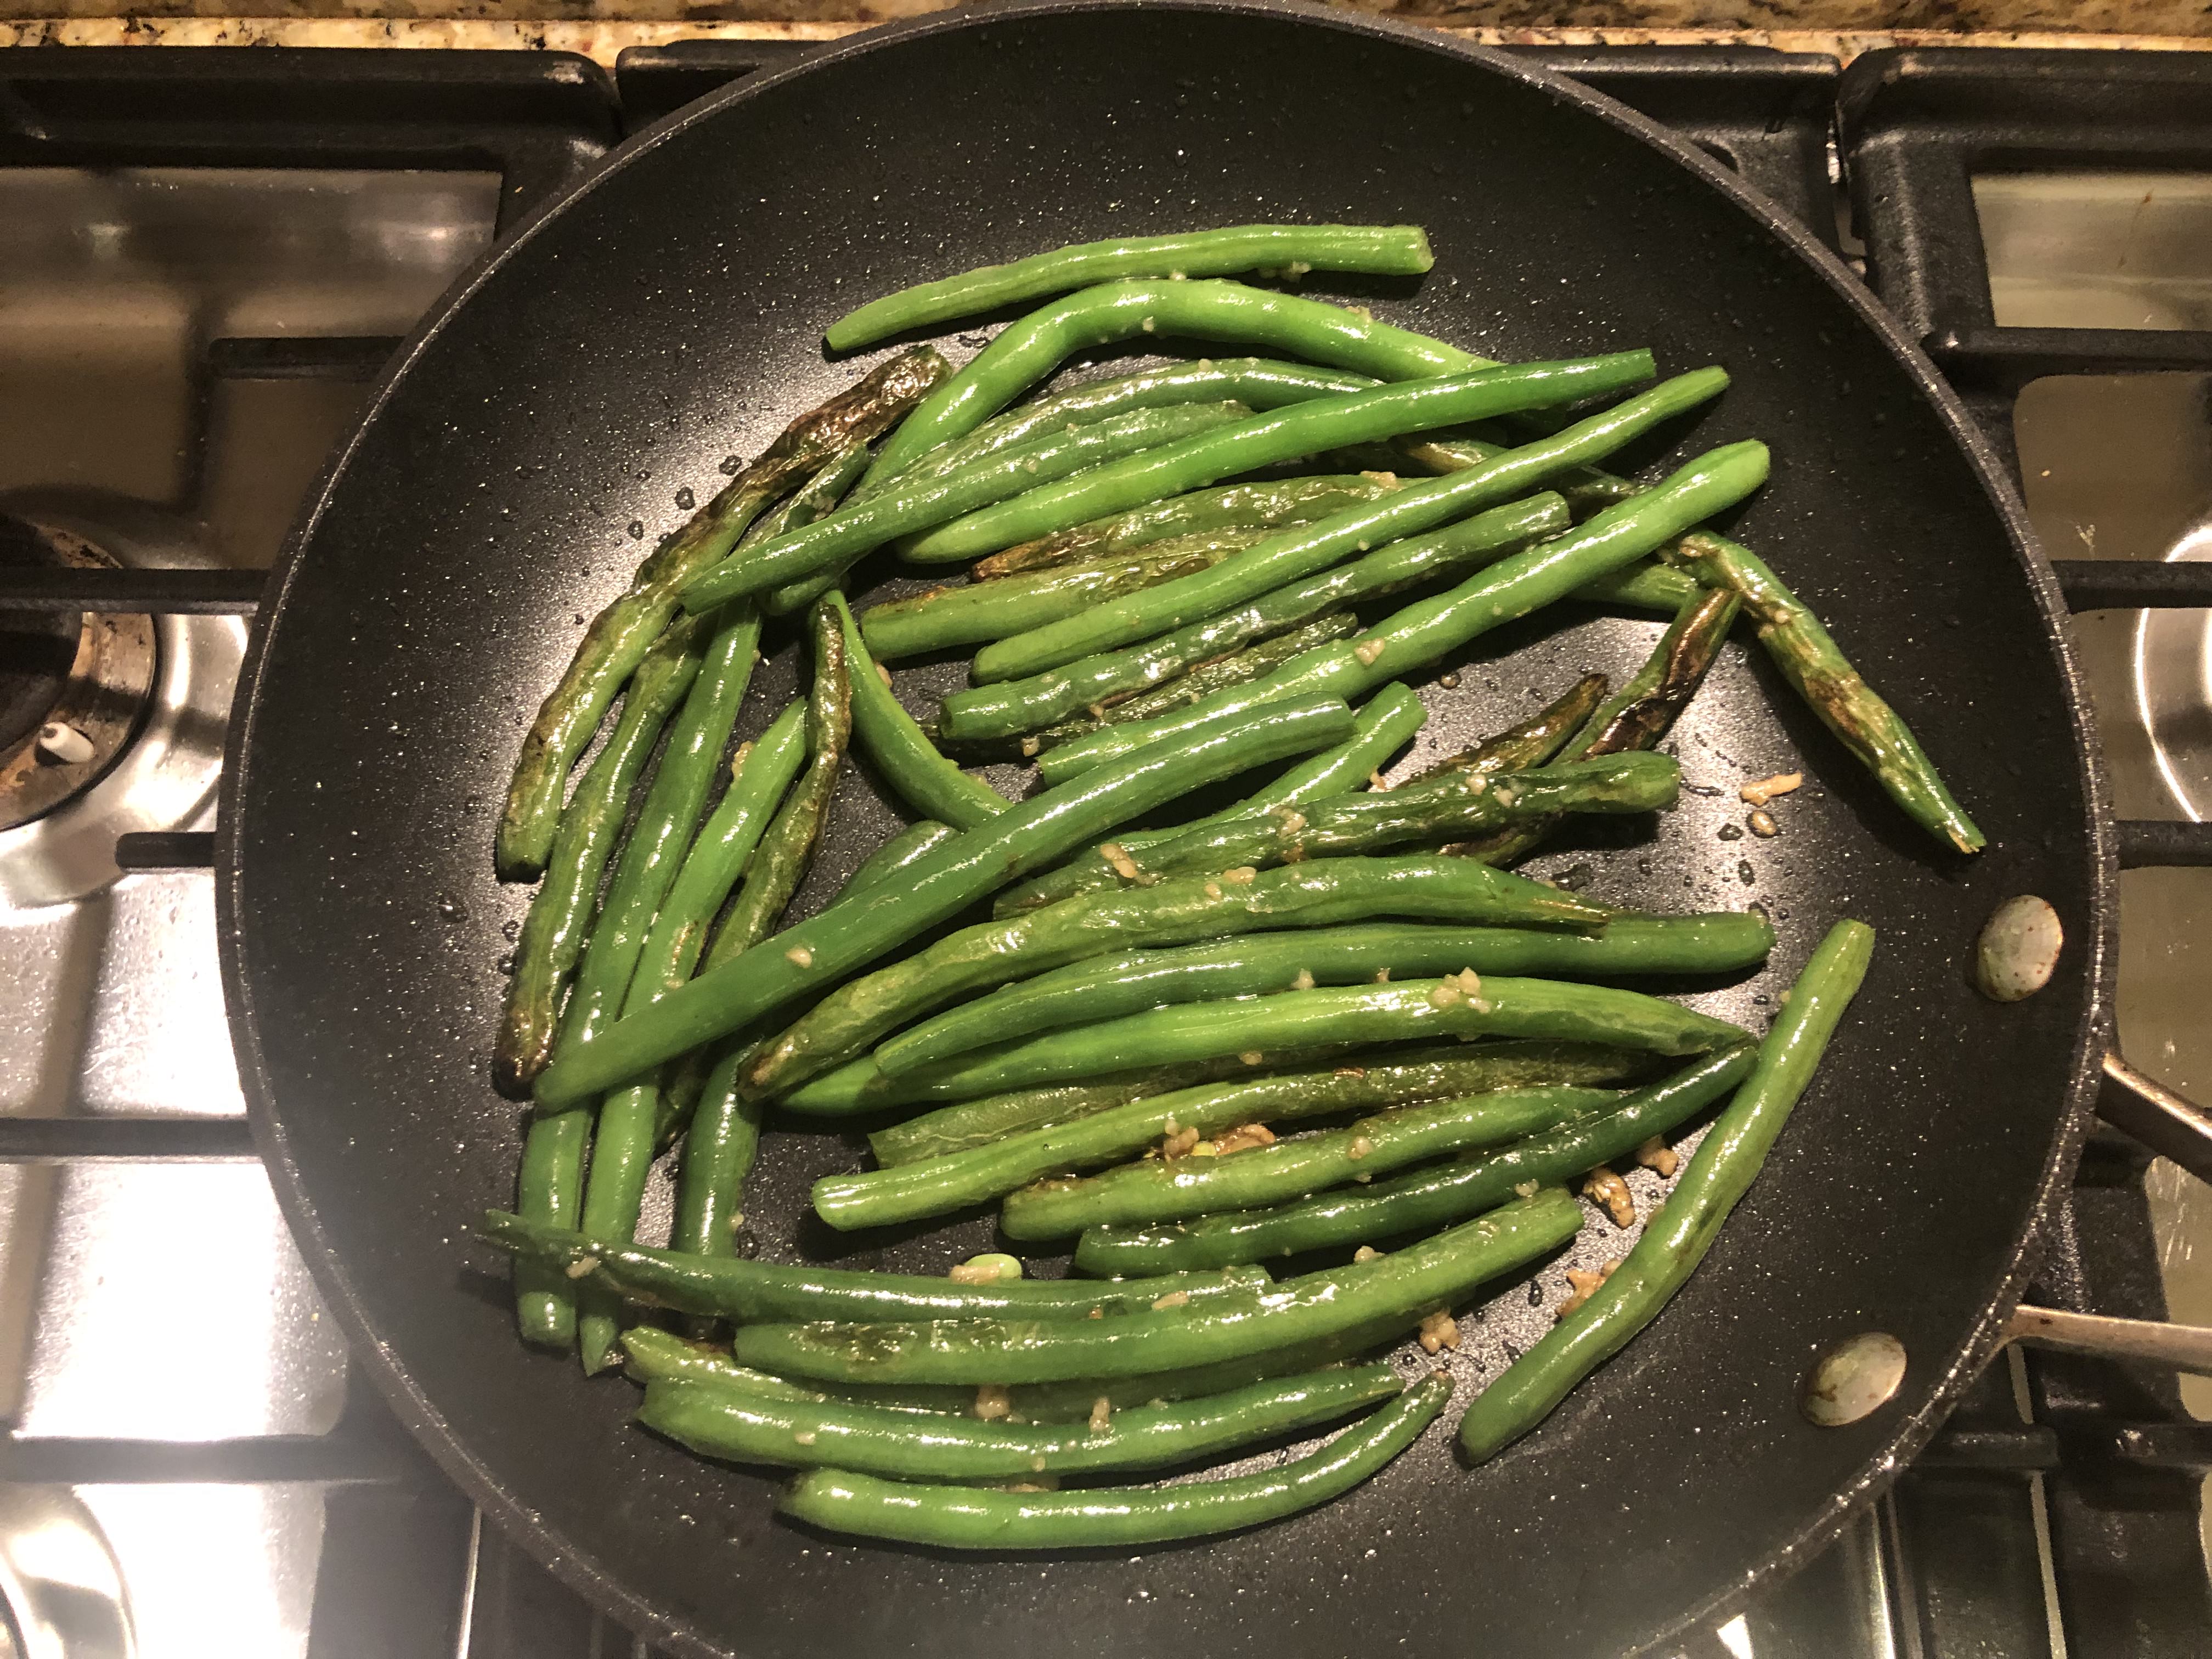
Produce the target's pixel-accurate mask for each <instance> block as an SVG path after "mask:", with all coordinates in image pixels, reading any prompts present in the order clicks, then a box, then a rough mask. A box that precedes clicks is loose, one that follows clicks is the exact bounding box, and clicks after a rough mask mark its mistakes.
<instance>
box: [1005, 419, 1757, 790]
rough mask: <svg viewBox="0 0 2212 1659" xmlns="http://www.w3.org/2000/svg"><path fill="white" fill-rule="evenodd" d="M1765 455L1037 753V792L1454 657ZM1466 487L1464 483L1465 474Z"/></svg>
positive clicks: (1683, 476)
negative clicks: (1204, 694) (1358, 627)
mask: <svg viewBox="0 0 2212 1659" xmlns="http://www.w3.org/2000/svg"><path fill="white" fill-rule="evenodd" d="M1766 467H1767V453H1766V446H1765V445H1764V444H1760V443H1740V444H1729V445H1724V446H1723V447H1721V448H1719V449H1716V450H1711V451H1709V452H1708V453H1705V454H1704V455H1701V456H1699V458H1698V459H1695V460H1693V461H1692V462H1691V463H1690V464H1689V465H1687V466H1685V467H1683V468H1682V469H1681V470H1680V471H1678V472H1676V473H1675V474H1674V476H1673V477H1670V478H1668V480H1667V481H1666V482H1665V483H1662V484H1660V485H1658V486H1657V487H1656V488H1655V489H1650V490H1647V491H1646V492H1644V494H1643V495H1638V496H1637V497H1636V498H1635V499H1634V500H1633V501H1626V502H1623V503H1622V504H1621V505H1620V506H1619V507H1607V509H1606V510H1605V511H1604V512H1602V513H1598V514H1597V515H1596V516H1595V517H1594V518H1592V519H1590V520H1588V521H1587V522H1586V523H1584V524H1583V525H1581V526H1578V527H1577V528H1576V529H1575V530H1573V531H1571V532H1569V533H1568V534H1566V535H1565V536H1561V537H1560V538H1558V539H1557V540H1555V541H1549V542H1545V543H1542V544H1540V545H1538V546H1535V547H1532V548H1529V549H1528V550H1526V551H1524V552H1520V553H1516V554H1513V555H1511V556H1510V557H1507V558H1504V559H1501V560H1500V561H1499V562H1498V563H1496V564H1494V565H1492V566H1491V567H1490V568H1488V569H1487V570H1483V571H1479V572H1477V573H1476V574H1474V575H1473V576H1470V577H1469V578H1468V580H1466V581H1464V582H1462V583H1461V584H1460V585H1459V586H1457V587H1455V588H1453V589H1452V590H1451V591H1450V592H1447V593H1443V594H1439V595H1438V596H1437V597H1436V598H1435V599H1423V600H1420V601H1419V602H1418V603H1416V604H1413V605H1407V607H1406V608H1405V609H1404V610H1402V611H1398V612H1397V613H1396V614H1395V615H1394V616H1391V617H1387V618H1385V619H1384V620H1383V622H1382V623H1380V624H1378V625H1377V626H1376V627H1375V628H1374V629H1370V631H1369V632H1368V634H1367V635H1365V636H1364V638H1362V639H1359V640H1358V641H1353V642H1352V643H1351V644H1349V645H1340V646H1329V647H1324V648H1322V649H1320V650H1316V651H1313V652H1310V653H1307V655H1306V656H1304V657H1303V658H1297V659H1292V660H1291V661H1290V662H1287V663H1285V664H1284V665H1283V666H1282V667H1280V668H1279V669H1277V670H1276V671H1274V672H1273V674H1270V675H1268V676H1267V678H1265V679H1261V680H1256V681H1254V682H1253V683H1252V684H1249V685H1244V686H1239V687H1237V688H1236V689H1235V690H1231V691H1227V692H1222V693H1217V694H1216V695H1215V696H1211V697H1208V698H1206V700H1205V701H1204V702H1199V703H1195V704H1194V705H1192V707H1191V708H1189V709H1188V710H1187V711H1185V712H1184V713H1182V714H1176V715H1173V716H1170V717H1168V718H1165V719H1162V720H1152V721H1150V722H1146V723H1142V724H1134V725H1129V726H1113V727H1109V729H1107V730H1105V731H1102V732H1096V733H1093V734H1092V735H1091V736H1090V737H1088V738H1079V739H1078V740H1076V741H1075V742H1073V743H1068V744H1061V745H1060V747H1059V748H1056V749H1053V750H1048V751H1047V753H1046V755H1045V757H1044V759H1043V761H1042V763H1041V767H1040V769H1041V770H1042V773H1043V775H1044V777H1045V779H1046V781H1048V782H1055V781H1062V780H1065V779H1067V778H1071V777H1074V776H1076V775H1079V773H1081V772H1083V771H1085V770H1086V769H1088V768H1090V767H1092V766H1095V765H1097V764H1098V763H1100V762H1102V761H1104V760H1107V759H1109V758H1111V757H1114V756H1115V755H1117V754H1121V753H1125V752H1126V751H1127V750H1129V749H1132V748H1134V747H1136V746H1137V745H1139V744H1145V743H1149V742H1152V741H1155V740H1157V739H1158V738H1161V737H1164V736H1168V735H1170V734H1172V733H1173V732H1177V731H1180V730H1182V729H1183V728H1184V727H1186V726H1189V725H1190V724H1192V723H1193V722H1194V721H1196V720H1204V719H1206V718H1209V717H1212V716H1215V715H1217V714H1219V713H1220V712H1221V711H1222V710H1224V709H1228V708H1257V707H1259V706H1260V705H1261V704H1263V703H1265V702H1267V701H1268V700H1269V699H1271V698H1273V697H1279V696H1286V695H1289V694H1291V693H1295V692H1302V691H1305V690H1310V689H1312V688H1314V687H1316V686H1322V687H1328V688H1329V689H1332V690H1343V689H1344V688H1351V690H1350V691H1349V692H1348V693H1347V695H1357V693H1358V691H1360V690H1366V689H1367V688H1369V687H1370V686H1376V685H1380V684H1383V682H1384V681H1386V680H1392V679H1399V678H1403V677H1404V676H1406V675H1407V674H1409V673H1411V672H1412V671H1413V670H1415V669H1417V668H1419V667H1422V666H1424V665H1426V664H1429V663H1431V662H1434V661H1435V660H1437V659H1438V658H1439V657H1442V656H1444V655H1445V654H1447V653H1449V652H1453V651H1456V650H1458V649H1459V648H1460V647H1462V646H1464V645H1466V644H1467V643H1468V641H1470V640H1473V639H1475V638H1477V637H1478V636H1480V635H1482V634H1484V633H1486V632H1487V631H1489V630H1490V629H1492V628H1496V627H1498V625H1499V624H1501V623H1508V622H1512V621H1515V620H1516V619H1517V618H1519V617H1525V616H1527V615H1528V614H1529V613H1530V612H1531V611H1536V610H1539V609H1541V608H1542V607H1543V606H1545V605H1550V604H1552V603H1553V602H1554V601H1556V600H1559V599H1565V597H1567V596H1568V595H1569V594H1571V593H1572V592H1574V591H1575V590H1576V589H1577V588H1578V587H1580V586H1582V585H1583V583H1584V582H1586V581H1589V580H1592V579H1593V578H1595V577H1597V576H1601V575H1603V574H1606V573H1607V571H1610V570H1617V569H1619V568H1621V567H1622V566H1623V565H1626V564H1627V563H1629V562H1632V560H1635V559H1638V558H1640V557H1641V556H1644V554H1646V553H1648V552H1650V551H1651V550H1653V549H1655V548H1657V547H1660V546H1662V545H1664V544H1666V543H1668V542H1670V541H1672V540H1673V539H1674V538H1675V537H1677V536H1679V535H1680V534H1681V533H1682V532H1684V531H1686V530H1687V529H1689V528H1690V527H1691V526H1692V525H1695V524H1696V523H1697V522H1698V521H1699V520H1701V519H1705V518H1707V517H1710V516H1711V514H1713V513H1717V512H1720V511H1721V510H1722V509H1723V508H1724V507H1730V506H1733V505H1734V504H1735V502H1737V501H1741V500H1742V499H1743V498H1744V497H1745V496H1746V495H1749V494H1750V493H1751V492H1752V491H1753V490H1754V489H1758V488H1759V485H1760V484H1761V483H1764V482H1765V478H1766ZM1470 476H1472V475H1470Z"/></svg>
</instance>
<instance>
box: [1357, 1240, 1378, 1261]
mask: <svg viewBox="0 0 2212 1659" xmlns="http://www.w3.org/2000/svg"><path fill="white" fill-rule="evenodd" d="M1382 1259H1383V1252H1382V1251H1380V1250H1378V1249H1376V1248H1375V1247H1374V1246H1373V1245H1372V1244H1362V1245H1361V1246H1360V1247H1359V1248H1358V1249H1356V1250H1354V1251H1353V1252H1352V1261H1355V1262H1359V1261H1381V1260H1382Z"/></svg>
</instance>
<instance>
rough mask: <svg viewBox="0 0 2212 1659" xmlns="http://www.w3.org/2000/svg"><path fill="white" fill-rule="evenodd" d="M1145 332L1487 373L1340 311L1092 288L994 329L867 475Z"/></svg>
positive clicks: (1420, 368)
mask: <svg viewBox="0 0 2212 1659" xmlns="http://www.w3.org/2000/svg"><path fill="white" fill-rule="evenodd" d="M1147 336H1152V337H1162V338H1166V337H1190V338H1195V339H1207V340H1233V341H1236V342H1237V343H1240V344H1245V345H1255V346H1266V347H1267V348H1269V349H1273V350H1278V351H1285V352H1288V353H1289V354H1290V355H1291V356H1294V357H1297V358H1301V359H1303V360H1304V361H1305V362H1311V363H1322V364H1325V365H1327V366H1328V367H1329V368H1342V369H1349V370H1351V371H1352V373H1354V374H1371V375H1373V376H1375V377H1376V379H1378V380H1422V379H1426V378H1429V377H1431V376H1434V375H1438V374H1466V373H1468V371H1469V370H1470V369H1477V368H1489V367H1491V366H1492V365H1491V363H1490V362H1489V360H1488V359H1487V358H1483V357H1476V356H1472V355H1470V354H1469V353H1467V352H1464V351H1462V350H1461V349H1459V348H1458V347H1456V346H1452V345H1447V344H1445V343H1443V341H1442V340H1432V339H1431V338H1429V337H1427V336H1425V335H1421V334H1413V333H1408V332H1407V331H1406V330H1404V329H1401V328H1393V327H1391V326H1390V325H1389V324H1387V323H1378V322H1376V321H1374V320H1373V319H1371V318H1369V317H1366V316H1364V315H1363V314H1362V313H1358V312H1355V311H1351V310H1347V309H1346V307H1342V306H1332V305H1324V304H1322V302H1321V301H1316V300H1302V299H1299V298H1297V297H1296V296H1295V295H1288V294H1271V293H1269V292H1267V290H1265V289H1255V288H1249V287H1247V286H1245V285H1244V284H1243V283H1223V282H1210V283H1188V282H1186V283H1176V282H1167V283H1101V284H1099V285H1098V286H1097V287H1096V288H1087V289H1084V290H1082V291H1081V292H1080V293H1078V294H1071V295H1067V296H1066V298H1065V299H1061V300H1056V301H1053V303H1051V304H1050V305H1048V306H1043V307H1039V308H1038V309H1037V310H1036V311H1033V312H1031V313H1030V314H1029V315H1028V316H1026V317H1023V318H1019V319H1017V320H1015V321H1014V322H1012V323H1009V324H1008V325H1006V327H1005V328H1003V329H1001V330H1000V331H999V335H998V337H997V338H996V339H994V340H993V341H992V342H991V343H990V344H989V345H987V346H986V347H984V348H983V349H982V350H981V351H980V352H978V353H977V354H976V355H975V356H974V357H973V358H971V359H970V360H969V362H968V363H967V365H966V366H965V367H964V368H962V369H961V371H960V372H959V373H958V374H956V375H954V376H953V377H952V378H951V380H947V381H946V382H945V385H944V386H941V387H940V388H939V390H938V392H936V393H934V394H933V395H932V396H931V397H930V398H928V399H927V401H926V402H924V403H923V404H922V405H921V407H920V408H919V409H916V410H915V411H914V413H913V414H911V415H909V416H907V418H906V419H905V421H904V422H902V423H901V424H900V426H899V428H898V430H897V431H896V432H895V433H893V434H892V435H891V436H890V439H889V441H886V442H885V443H884V447H883V448H882V450H881V451H880V452H878V454H877V457H876V464H875V466H874V468H873V470H872V472H871V474H870V477H892V476H893V475H895V474H896V473H898V472H901V471H904V470H905V468H906V467H907V466H908V465H910V464H911V463H913V462H914V461H915V459H918V458H919V457H921V455H922V454H924V453H927V451H929V450H932V449H934V448H935V447H937V446H938V445H939V444H942V443H949V442H951V441H952V440H954V439H956V438H959V437H963V436H965V435H967V434H968V433H969V432H972V431H974V430H975V428H977V427H978V426H980V425H981V424H982V422H985V421H987V420H988V419H989V418H990V417H991V416H994V415H995V414H997V413H998V412H999V410H1002V409H1004V408H1005V407H1006V405H1007V404H1011V403H1012V402H1013V401H1014V399H1015V398H1018V397H1020V396H1021V395H1022V393H1023V392H1026V391H1028V390H1029V388H1030V387H1031V386H1035V385H1036V384H1037V383H1038V382H1039V381H1040V380H1043V379H1044V378H1045V377H1046V376H1047V375H1048V374H1051V373H1052V372H1053V370H1054V369H1055V368H1058V367H1059V366H1060V363H1061V362H1064V361H1065V360H1066V358H1068V357H1069V356H1073V354H1074V353H1076V352H1078V351H1081V350H1083V349H1085V348H1087V347H1091V346H1101V345H1109V344H1111V343H1114V342H1115V341H1117V340H1131V339H1137V338H1140V337H1147Z"/></svg>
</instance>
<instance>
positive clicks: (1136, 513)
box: [969, 376, 1398, 581]
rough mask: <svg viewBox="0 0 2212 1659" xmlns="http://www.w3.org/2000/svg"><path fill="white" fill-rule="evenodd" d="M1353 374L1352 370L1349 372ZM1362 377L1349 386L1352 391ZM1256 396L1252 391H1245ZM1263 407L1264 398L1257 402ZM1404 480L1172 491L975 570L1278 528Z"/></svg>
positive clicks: (993, 572) (1034, 565) (1293, 481)
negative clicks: (1222, 532)
mask: <svg viewBox="0 0 2212 1659" xmlns="http://www.w3.org/2000/svg"><path fill="white" fill-rule="evenodd" d="M1345 378H1346V380H1350V378H1351V377H1349V376H1346V377H1345ZM1356 387H1357V382H1353V383H1352V384H1349V385H1346V386H1345V387H1344V388H1343V390H1345V391H1347V392H1349V391H1352V390H1355V389H1356ZM1244 401H1245V402H1247V403H1250V402H1251V401H1252V400H1251V399H1250V398H1246V399H1244ZM1255 407H1258V405H1256V404H1255ZM1397 487H1398V480H1397V477H1396V476H1395V474H1393V473H1389V472H1355V473H1346V474H1325V475H1323V476H1321V477H1310V478H1285V479H1283V480H1280V481H1279V482H1267V483H1241V484H1225V485H1218V486H1216V487H1215V488H1213V489H1195V490H1191V491H1189V492H1188V493H1187V494H1184V495H1173V496H1170V497H1169V498H1168V499H1167V500H1166V501H1154V502H1152V503H1151V504H1150V505H1148V506H1146V507H1131V508H1130V509H1129V510H1128V511H1127V512H1126V513H1115V514H1113V515H1111V516H1110V517H1108V518H1103V519H1093V520H1091V522H1090V523H1089V524H1079V525H1077V526H1075V527H1074V528H1073V529H1072V530H1058V531H1054V532H1053V533H1052V534H1051V535H1049V536H1046V537H1042V538H1039V539H1038V540H1036V541H1033V542H1024V543H1023V544H1021V545H1019V546H1018V547H1010V548H1008V549H1006V550H1005V551H1004V552H1002V553H994V554H993V555H991V556H990V557H989V558H987V559H979V560H977V561H976V562H975V569H974V570H973V571H972V572H970V573H969V574H972V575H973V576H974V577H975V580H977V581H995V580H999V579H1000V578H1001V577H1006V576H1012V575H1018V574H1021V573H1023V572H1024V571H1029V570H1048V569H1050V568H1053V567H1054V566H1056V565H1062V564H1069V563H1073V562H1075V561H1077V560H1079V559H1104V558H1110V557H1112V556H1114V555H1115V554H1116V553H1127V552H1131V551H1133V550H1135V549H1137V548H1139V547H1150V546H1152V545H1153V544H1155V543H1158V542H1163V541H1170V540H1173V539H1175V538H1177V537H1182V536H1194V535H1205V534H1207V533H1210V532H1214V531H1220V530H1275V529H1279V528H1280V527H1281V526H1284V525H1291V524H1310V523H1312V522H1313V521H1314V520H1316V519H1326V518H1328V516H1329V515H1330V514H1332V513H1339V512H1341V511H1342V510H1343V509H1344V508H1346V507H1351V506H1352V505H1353V504H1355V503H1356V502H1359V501H1373V500H1375V499H1376V497H1377V496H1381V495H1389V493H1390V492H1391V491H1392V490H1394V489H1396V488H1397Z"/></svg>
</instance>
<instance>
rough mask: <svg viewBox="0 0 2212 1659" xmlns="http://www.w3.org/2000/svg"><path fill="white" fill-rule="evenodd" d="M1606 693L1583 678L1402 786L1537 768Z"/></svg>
mask: <svg viewBox="0 0 2212 1659" xmlns="http://www.w3.org/2000/svg"><path fill="white" fill-rule="evenodd" d="M1605 688H1606V678H1605V676H1604V675H1602V674H1585V675H1583V677H1582V678H1580V679H1578V680H1577V681H1576V682H1575V683H1574V684H1572V685H1571V686H1569V687H1568V688H1567V689H1566V690H1565V691H1564V692H1562V693H1561V694H1560V695H1559V698H1558V699H1557V700H1556V701H1554V702H1550V703H1547V704H1546V705H1545V706H1544V707H1543V708H1540V709H1538V710H1537V711H1536V712H1535V713H1534V714H1531V715H1530V716H1529V717H1528V719H1527V720H1522V721H1521V722H1520V723H1519V724H1517V725H1514V726H1507V727H1506V728H1505V729H1504V731H1503V732H1498V733H1497V734H1496V735H1495V736H1492V737H1487V738H1484V739H1483V740H1482V741H1481V742H1480V743H1478V744H1474V746H1473V747H1472V748H1468V749H1462V750H1460V751H1459V753H1457V754H1456V755H1449V756H1446V757H1444V758H1443V760H1440V761H1438V762H1437V763H1436V764H1435V765H1434V766H1431V768H1429V769H1428V770H1427V771H1425V772H1423V773H1421V774H1419V775H1418V776H1415V777H1413V778H1409V779H1408V780H1407V782H1408V783H1426V782H1427V781H1429V780H1430V779H1431V778H1435V777H1441V776H1442V775H1444V774H1445V773H1447V772H1458V773H1462V774H1469V773H1471V774H1473V775H1475V776H1478V777H1487V776H1489V775H1491V774H1492V773H1494V772H1520V771H1525V770H1527V769H1528V768H1530V767H1534V766H1541V765H1543V764H1544V763H1546V762H1547V761H1548V760H1550V759H1551V758H1552V757H1553V756H1554V755H1557V754H1558V753H1559V751H1560V750H1562V749H1563V748H1564V747H1565V745H1566V743H1567V741H1568V740H1569V739H1570V738H1572V737H1573V736H1574V735H1575V733H1576V732H1579V731H1581V730H1582V728H1583V723H1584V722H1585V721H1587V720H1589V717H1590V715H1591V714H1594V713H1595V712H1596V709H1597V706H1598V704H1600V703H1601V702H1604V701H1605Z"/></svg>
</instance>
